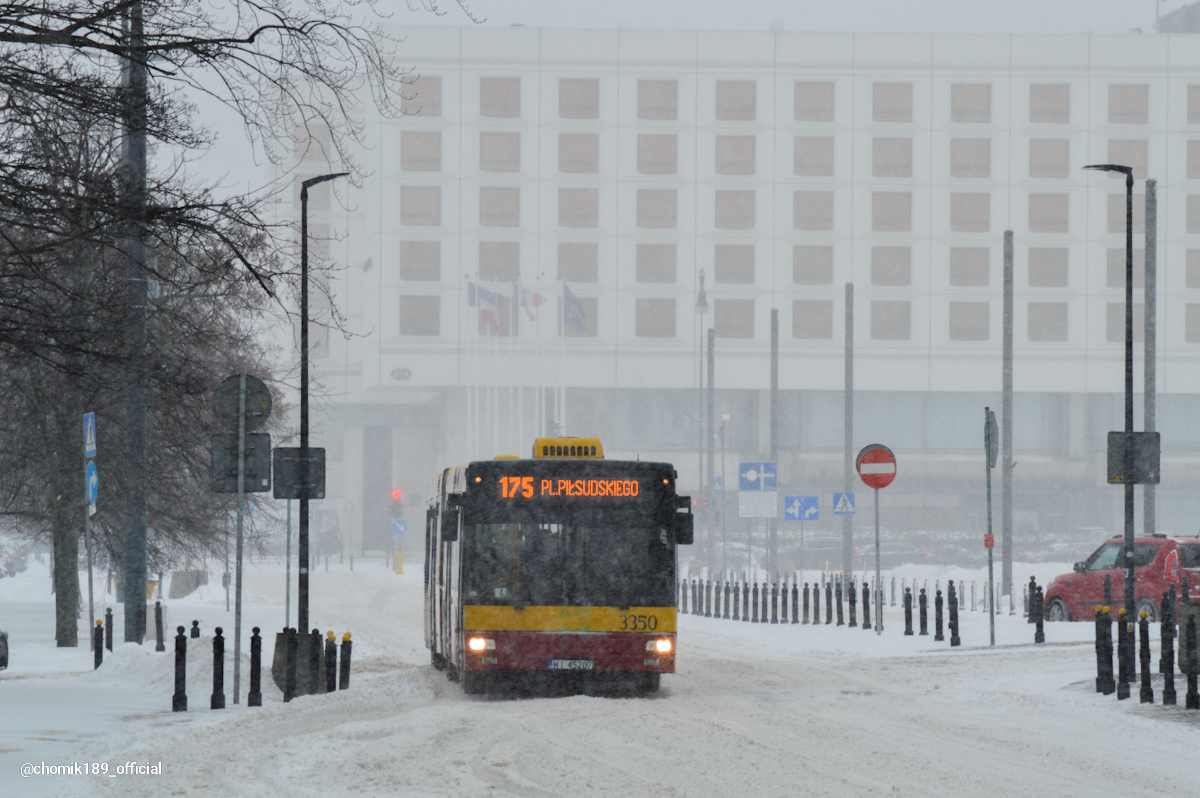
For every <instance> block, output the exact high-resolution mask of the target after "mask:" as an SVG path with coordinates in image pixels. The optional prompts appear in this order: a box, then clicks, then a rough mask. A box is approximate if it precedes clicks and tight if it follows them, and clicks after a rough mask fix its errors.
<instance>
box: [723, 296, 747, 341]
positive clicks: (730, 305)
mask: <svg viewBox="0 0 1200 798" xmlns="http://www.w3.org/2000/svg"><path fill="white" fill-rule="evenodd" d="M713 328H714V329H715V330H716V335H717V337H718V338H753V337H754V300H753V299H717V300H714V301H713Z"/></svg>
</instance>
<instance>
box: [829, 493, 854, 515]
mask: <svg viewBox="0 0 1200 798" xmlns="http://www.w3.org/2000/svg"><path fill="white" fill-rule="evenodd" d="M833 514H834V515H854V494H853V493H835V494H833Z"/></svg>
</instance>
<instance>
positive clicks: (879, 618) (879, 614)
mask: <svg viewBox="0 0 1200 798" xmlns="http://www.w3.org/2000/svg"><path fill="white" fill-rule="evenodd" d="M879 550H880V549H879V488H876V489H875V634H877V635H881V634H883V604H882V601H883V599H882V596H883V592H882V591H881V590H880V585H882V584H883V579H882V578H881V573H880V571H881V569H880V567H879V566H880V557H879Z"/></svg>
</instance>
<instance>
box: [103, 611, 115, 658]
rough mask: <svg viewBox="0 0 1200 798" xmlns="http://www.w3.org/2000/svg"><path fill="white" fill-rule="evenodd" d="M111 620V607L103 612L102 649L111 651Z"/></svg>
mask: <svg viewBox="0 0 1200 798" xmlns="http://www.w3.org/2000/svg"><path fill="white" fill-rule="evenodd" d="M112 635H113V619H112V607H109V608H108V609H106V610H105V611H104V647H105V648H107V649H108V650H109V651H112Z"/></svg>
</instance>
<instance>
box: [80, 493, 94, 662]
mask: <svg viewBox="0 0 1200 798" xmlns="http://www.w3.org/2000/svg"><path fill="white" fill-rule="evenodd" d="M88 482H89V480H88V475H87V469H84V472H83V495H84V498H85V499H89V500H90V499H91V496H92V488H91V485H89V484H88ZM83 545H84V548H85V549H86V550H87V566H88V629H89V630H91V631H89V632H88V638H89V639H90V640H91V641H92V646H93V647H94V646H95V640H96V636H95V635H94V634H92V631H94V630H95V628H96V603H95V601H94V599H93V598H92V504H91V501H87V502H85V503H84V506H83Z"/></svg>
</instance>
